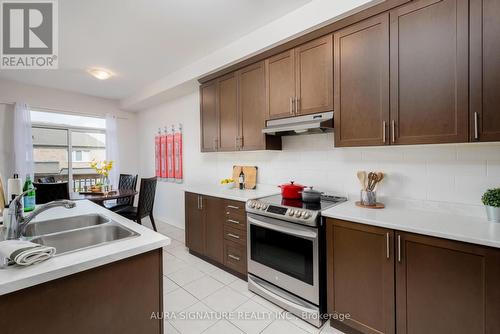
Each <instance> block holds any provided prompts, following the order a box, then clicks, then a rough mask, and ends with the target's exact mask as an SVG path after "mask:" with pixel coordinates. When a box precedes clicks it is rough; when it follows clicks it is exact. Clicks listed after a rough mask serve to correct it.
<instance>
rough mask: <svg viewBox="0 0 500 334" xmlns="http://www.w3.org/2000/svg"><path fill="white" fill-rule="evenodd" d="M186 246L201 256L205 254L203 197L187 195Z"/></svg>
mask: <svg viewBox="0 0 500 334" xmlns="http://www.w3.org/2000/svg"><path fill="white" fill-rule="evenodd" d="M184 199H185V211H186V212H185V216H186V219H185V221H186V245H187V247H188V248H189V249H190V250H192V251H195V252H197V253H199V254H204V253H205V221H204V214H203V204H202V197H201V195H198V194H193V193H188V192H186V194H185V197H184Z"/></svg>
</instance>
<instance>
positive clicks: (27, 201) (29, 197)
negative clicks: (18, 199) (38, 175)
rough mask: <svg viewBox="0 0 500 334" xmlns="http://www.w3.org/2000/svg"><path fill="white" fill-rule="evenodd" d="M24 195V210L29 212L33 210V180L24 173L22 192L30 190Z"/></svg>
mask: <svg viewBox="0 0 500 334" xmlns="http://www.w3.org/2000/svg"><path fill="white" fill-rule="evenodd" d="M30 189H31V191H30V192H28V193H27V194H26V195H24V197H23V198H24V212H30V211H33V210H35V187H33V182H31V176H29V175H26V181H25V182H24V186H23V192H25V191H26V190H30Z"/></svg>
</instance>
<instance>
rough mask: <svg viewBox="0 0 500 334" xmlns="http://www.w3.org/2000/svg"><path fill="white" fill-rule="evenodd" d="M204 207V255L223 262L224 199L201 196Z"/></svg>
mask: <svg viewBox="0 0 500 334" xmlns="http://www.w3.org/2000/svg"><path fill="white" fill-rule="evenodd" d="M203 207H204V208H205V226H206V231H205V255H206V256H208V257H209V258H211V259H212V260H214V261H217V262H219V263H223V262H224V243H223V240H224V220H225V214H224V213H225V212H224V200H221V199H220V198H216V197H210V196H203Z"/></svg>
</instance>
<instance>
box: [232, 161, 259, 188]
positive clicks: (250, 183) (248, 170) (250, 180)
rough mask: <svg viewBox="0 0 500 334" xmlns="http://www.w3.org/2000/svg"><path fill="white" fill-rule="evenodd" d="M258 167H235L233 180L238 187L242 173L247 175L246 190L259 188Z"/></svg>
mask: <svg viewBox="0 0 500 334" xmlns="http://www.w3.org/2000/svg"><path fill="white" fill-rule="evenodd" d="M257 169H258V167H257V166H233V180H234V181H235V183H236V185H238V178H239V177H240V172H241V170H243V174H245V189H255V188H256V187H257Z"/></svg>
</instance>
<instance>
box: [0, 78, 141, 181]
mask: <svg viewBox="0 0 500 334" xmlns="http://www.w3.org/2000/svg"><path fill="white" fill-rule="evenodd" d="M15 101H20V102H26V103H28V105H30V106H32V107H34V108H36V107H39V108H40V107H42V108H46V109H52V110H62V111H71V112H78V113H82V114H91V115H102V116H104V115H105V114H106V113H111V114H114V115H117V116H118V117H119V118H118V141H119V145H120V147H119V154H120V171H121V172H123V173H137V171H138V163H137V152H138V146H137V129H136V117H137V116H136V114H134V113H129V112H124V111H122V110H120V109H119V107H118V102H117V101H115V100H109V99H103V98H98V97H92V96H88V95H83V94H78V93H72V92H67V91H63V90H58V89H53V88H45V87H39V86H32V85H25V84H21V83H18V82H14V81H7V80H2V79H0V150H1V151H0V174H1V175H2V177H3V180H4V182H6V179H7V178H8V177H9V176H10V174H11V173H12V172H13V171H12V168H13V166H12V164H11V163H10V162H11V160H12V159H10V157H12V152H11V150H10V148H11V146H12V144H11V140H12V131H11V124H12V121H13V117H12V111H13V106H12V105H9V104H5V103H9V102H15Z"/></svg>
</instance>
